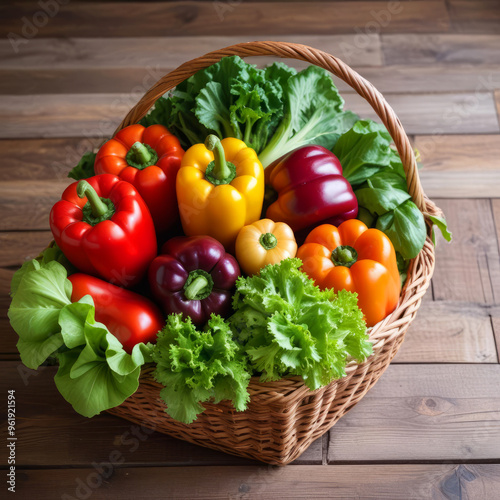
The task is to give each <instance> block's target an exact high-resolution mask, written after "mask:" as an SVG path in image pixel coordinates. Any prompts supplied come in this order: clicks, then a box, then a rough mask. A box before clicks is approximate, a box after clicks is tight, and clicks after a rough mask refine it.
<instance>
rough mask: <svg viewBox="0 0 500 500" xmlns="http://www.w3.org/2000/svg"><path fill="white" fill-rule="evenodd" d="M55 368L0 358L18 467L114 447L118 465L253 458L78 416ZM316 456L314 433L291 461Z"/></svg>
mask: <svg viewBox="0 0 500 500" xmlns="http://www.w3.org/2000/svg"><path fill="white" fill-rule="evenodd" d="M56 371H57V368H56V367H41V368H39V369H38V371H34V370H29V369H27V368H25V367H24V366H23V365H21V364H20V363H17V362H9V361H3V362H1V363H0V393H1V394H7V390H8V389H14V390H15V391H16V401H17V405H16V414H17V415H18V420H17V426H16V435H17V436H18V440H17V447H16V465H17V466H18V467H19V466H23V467H25V466H47V465H51V466H60V467H68V466H92V464H94V463H101V462H103V461H106V460H109V456H110V454H111V453H114V452H115V453H116V452H117V453H119V454H120V455H121V456H122V458H123V460H122V465H123V466H127V465H128V466H130V465H155V464H156V465H197V464H206V465H214V464H226V465H239V464H249V463H250V464H251V463H255V462H254V461H252V460H248V459H243V458H238V457H233V456H229V455H226V454H224V453H221V452H217V451H213V450H209V449H207V448H201V447H199V446H195V445H193V444H190V443H186V442H184V441H180V440H178V439H174V438H171V437H169V436H166V435H163V434H160V433H158V432H153V431H150V430H149V429H145V428H142V426H139V425H136V424H132V423H131V422H128V421H126V420H123V419H120V418H118V417H114V416H111V415H109V414H106V413H103V414H101V415H99V416H96V417H94V418H91V419H88V418H85V417H82V416H81V415H79V414H77V413H76V412H75V411H74V410H73V409H72V408H71V406H70V405H69V404H68V403H67V402H66V401H65V400H64V399H63V398H62V396H61V395H60V394H59V392H58V391H57V389H56V387H55V384H54V381H53V380H52V379H53V377H54V375H55V373H56ZM2 404H3V403H2ZM21 417H22V418H21ZM146 420H147V419H146V418H145V422H146ZM2 428H5V425H4V424H2ZM54 429H57V439H56V440H55V438H54ZM321 460H322V443H321V438H320V439H318V440H317V441H316V442H315V443H313V445H311V447H310V448H309V449H308V450H307V451H306V452H305V453H304V454H303V455H302V456H301V457H300V459H299V460H298V461H297V462H296V463H303V464H305V463H313V464H314V463H316V464H321Z"/></svg>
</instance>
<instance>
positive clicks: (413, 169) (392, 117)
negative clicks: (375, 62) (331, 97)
mask: <svg viewBox="0 0 500 500" xmlns="http://www.w3.org/2000/svg"><path fill="white" fill-rule="evenodd" d="M235 55H236V56H240V57H250V56H278V57H282V58H291V59H299V60H302V61H306V62H309V63H311V64H314V65H316V66H319V67H320V68H324V69H326V70H327V71H330V72H331V73H333V74H334V75H335V76H337V77H338V78H340V79H342V80H343V81H344V82H346V83H347V84H348V85H349V86H350V87H352V88H353V89H354V90H355V91H356V92H357V93H358V94H359V95H360V96H361V97H363V98H364V99H366V101H368V103H369V104H370V105H371V106H372V108H373V109H374V110H375V112H376V113H377V115H378V116H379V118H380V119H381V120H382V123H383V124H384V125H385V127H386V128H387V130H388V132H389V134H390V135H391V137H392V139H393V141H394V144H395V146H396V148H397V150H398V153H399V155H400V157H401V161H402V163H403V167H404V171H405V173H406V182H407V186H408V192H409V194H410V195H411V197H412V199H413V201H414V202H415V204H416V205H417V207H418V208H419V210H420V211H421V212H422V213H423V214H424V215H427V214H429V213H432V214H435V213H439V212H440V210H439V209H438V208H437V207H436V206H435V205H434V204H433V203H432V202H431V201H430V200H428V199H427V198H426V196H425V194H424V190H423V188H422V184H421V183H420V178H419V175H418V170H417V161H416V158H415V153H414V151H413V148H412V147H411V144H410V140H409V139H408V136H407V135H406V132H405V130H404V128H403V125H402V124H401V122H400V120H399V118H398V117H397V115H396V113H395V112H394V110H393V109H392V107H391V106H390V105H389V104H388V102H387V101H386V100H385V98H384V96H383V95H382V94H381V93H380V92H379V91H378V90H377V89H376V88H375V87H374V86H373V85H372V84H371V83H370V82H369V81H367V80H365V79H364V78H363V77H362V76H360V75H359V74H358V73H357V72H356V71H354V70H353V69H351V68H350V67H349V66H348V65H347V64H346V63H344V62H342V61H341V60H340V59H337V58H336V57H334V56H332V55H330V54H328V53H326V52H323V51H321V50H318V49H314V48H312V47H308V46H307V45H301V44H297V43H288V42H246V43H239V44H236V45H231V46H230V47H226V48H224V49H220V50H216V51H213V52H209V53H208V54H205V55H204V56H201V57H198V58H196V59H192V60H191V61H188V62H185V63H184V64H182V65H181V66H179V67H178V68H177V69H175V70H174V71H171V72H170V73H168V74H167V75H165V76H164V77H163V78H161V79H160V80H158V82H156V83H155V84H154V85H153V86H152V87H151V88H150V89H149V90H148V91H147V92H146V93H145V94H144V96H143V97H142V99H141V100H140V101H139V102H138V103H137V104H136V105H135V106H134V107H133V108H132V109H131V110H130V111H129V112H128V113H127V116H125V118H124V119H123V121H122V122H121V124H120V125H119V127H118V129H117V130H116V132H118V131H119V130H121V129H122V128H124V127H126V126H128V125H131V124H134V123H137V122H138V121H139V120H140V119H141V118H143V117H144V116H145V115H146V113H147V112H148V111H149V110H150V109H151V108H152V106H153V105H154V103H155V102H156V100H157V99H158V98H160V97H161V96H162V95H163V94H165V93H166V92H168V91H169V90H172V89H173V88H174V87H175V86H176V85H178V84H179V83H181V82H183V81H184V80H186V79H187V78H189V77H190V76H192V75H194V74H195V73H196V72H197V71H199V70H201V69H204V68H207V67H208V66H211V65H212V64H215V63H217V62H219V61H220V60H221V59H222V58H223V57H227V56H235ZM116 132H115V133H116Z"/></svg>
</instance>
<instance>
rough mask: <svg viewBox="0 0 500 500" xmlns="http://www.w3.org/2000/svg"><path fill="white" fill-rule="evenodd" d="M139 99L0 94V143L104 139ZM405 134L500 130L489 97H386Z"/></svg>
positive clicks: (363, 111)
mask: <svg viewBox="0 0 500 500" xmlns="http://www.w3.org/2000/svg"><path fill="white" fill-rule="evenodd" d="M342 95H343V97H344V98H345V101H346V108H347V109H352V110H353V111H354V112H356V113H358V114H359V115H360V116H362V117H367V118H373V119H375V118H376V115H375V112H374V111H373V109H372V108H371V107H370V105H369V104H368V103H367V102H366V101H365V100H364V99H363V98H361V97H360V96H358V95H357V94H353V93H346V92H343V94H342ZM140 97H142V93H141V92H137V93H132V94H126V93H125V94H65V95H32V96H11V95H9V96H7V95H0V139H16V138H33V139H34V138H54V137H57V138H62V137H84V138H87V137H92V138H97V139H101V140H104V139H106V138H108V137H109V136H110V134H112V133H113V132H114V130H115V128H116V126H117V125H118V123H119V122H120V121H121V119H122V118H123V117H124V116H125V114H126V112H127V111H128V110H129V109H130V108H131V107H132V106H133V105H134V104H135V103H136V101H137V100H138V99H139V98H140ZM385 97H386V99H387V101H388V102H389V103H390V104H391V105H392V106H393V108H394V109H395V111H396V113H397V114H398V116H399V117H400V119H401V121H402V123H403V125H404V127H405V130H406V131H407V133H408V134H429V133H430V134H491V133H497V132H499V131H500V127H499V124H498V118H497V113H496V109H495V102H494V99H493V95H492V94H491V93H473V94H472V93H460V94H454V93H450V94H441V95H433V94H409V95H403V94H386V96H385Z"/></svg>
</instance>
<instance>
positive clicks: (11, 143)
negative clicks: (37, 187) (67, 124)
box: [0, 137, 103, 182]
mask: <svg viewBox="0 0 500 500" xmlns="http://www.w3.org/2000/svg"><path fill="white" fill-rule="evenodd" d="M102 142H103V139H99V138H94V137H84V138H82V137H78V138H73V137H69V138H63V139H6V140H0V157H1V158H4V160H5V161H4V162H2V164H1V165H0V180H1V181H2V182H3V181H21V180H26V181H35V180H58V181H61V182H62V181H64V182H70V181H71V179H68V173H69V171H70V170H71V169H72V168H73V167H74V166H75V165H76V164H77V163H78V162H79V161H80V158H81V157H82V155H83V154H84V153H85V152H87V151H91V150H93V149H94V148H96V147H99V146H100V145H101V144H102Z"/></svg>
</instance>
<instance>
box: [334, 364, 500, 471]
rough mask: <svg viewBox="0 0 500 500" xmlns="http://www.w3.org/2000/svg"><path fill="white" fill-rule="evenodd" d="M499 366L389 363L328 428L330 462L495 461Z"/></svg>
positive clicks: (499, 440) (499, 435) (499, 445)
mask: <svg viewBox="0 0 500 500" xmlns="http://www.w3.org/2000/svg"><path fill="white" fill-rule="evenodd" d="M499 384H500V365H498V364H495V365H487V364H480V365H464V364H461V365H430V364H426V365H391V366H389V368H388V369H387V371H386V373H385V374H384V375H383V376H382V377H381V378H380V380H379V382H378V383H377V385H376V386H375V387H374V388H373V389H372V390H371V391H370V392H368V393H367V395H366V396H365V397H364V398H363V399H362V401H361V402H360V403H359V404H357V405H356V406H355V407H354V409H353V410H352V411H351V412H349V413H348V414H347V415H345V416H344V417H343V418H341V419H340V420H339V421H338V423H337V424H336V425H335V427H333V428H332V430H331V431H330V443H329V449H328V459H329V462H330V463H337V462H341V463H345V462H355V461H364V462H370V461H377V460H383V461H386V462H391V461H396V460H397V461H419V460H425V461H432V460H436V461H458V462H464V463H466V462H467V461H469V460H498V450H499V449H500V393H499V391H498V386H499Z"/></svg>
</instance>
